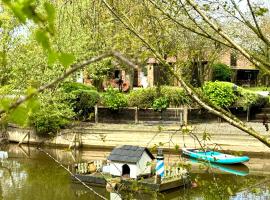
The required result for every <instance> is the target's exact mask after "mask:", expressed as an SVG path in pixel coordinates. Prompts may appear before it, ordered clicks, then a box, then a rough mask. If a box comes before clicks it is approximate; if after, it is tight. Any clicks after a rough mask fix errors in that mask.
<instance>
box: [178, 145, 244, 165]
mask: <svg viewBox="0 0 270 200" xmlns="http://www.w3.org/2000/svg"><path fill="white" fill-rule="evenodd" d="M182 152H183V154H184V155H187V156H189V157H192V158H196V159H199V160H204V161H208V162H213V163H219V164H236V163H243V162H247V161H249V157H248V156H234V155H230V154H224V153H220V152H217V151H208V150H207V151H204V150H200V149H193V148H182Z"/></svg>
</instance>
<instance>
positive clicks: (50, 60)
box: [48, 51, 58, 65]
mask: <svg viewBox="0 0 270 200" xmlns="http://www.w3.org/2000/svg"><path fill="white" fill-rule="evenodd" d="M57 56H58V54H57V53H56V52H55V51H49V53H48V65H52V64H54V63H55V62H56V60H57Z"/></svg>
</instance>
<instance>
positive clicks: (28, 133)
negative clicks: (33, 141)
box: [18, 132, 30, 146]
mask: <svg viewBox="0 0 270 200" xmlns="http://www.w3.org/2000/svg"><path fill="white" fill-rule="evenodd" d="M29 135H30V132H27V133H26V134H25V135H24V136H23V138H22V139H21V141H20V142H19V144H18V146H20V145H21V144H22V143H23V141H24V139H25V138H26V137H27V136H28V143H29Z"/></svg>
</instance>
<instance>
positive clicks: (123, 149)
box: [108, 145, 155, 163]
mask: <svg viewBox="0 0 270 200" xmlns="http://www.w3.org/2000/svg"><path fill="white" fill-rule="evenodd" d="M144 151H145V152H146V153H147V154H148V156H149V157H150V158H151V159H154V158H155V157H154V156H153V155H152V153H151V152H150V151H149V150H148V149H147V148H145V147H139V146H131V145H123V146H120V147H115V148H114V149H113V150H112V152H111V154H110V155H109V157H108V160H110V161H115V162H126V163H137V162H138V161H139V160H140V158H141V156H142V154H143V152H144Z"/></svg>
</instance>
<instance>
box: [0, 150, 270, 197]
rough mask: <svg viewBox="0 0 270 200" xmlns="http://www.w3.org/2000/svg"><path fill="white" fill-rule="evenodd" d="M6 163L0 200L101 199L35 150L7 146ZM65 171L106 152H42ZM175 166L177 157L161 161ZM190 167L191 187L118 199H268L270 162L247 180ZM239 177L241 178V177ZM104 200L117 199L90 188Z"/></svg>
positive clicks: (254, 168) (255, 165)
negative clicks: (73, 180)
mask: <svg viewBox="0 0 270 200" xmlns="http://www.w3.org/2000/svg"><path fill="white" fill-rule="evenodd" d="M2 150H5V151H7V152H8V156H9V158H8V159H5V160H2V161H0V199H4V200H29V199H31V200H43V199H44V200H45V199H46V200H47V199H50V200H54V199H57V200H72V199H76V200H77V199H78V200H84V199H88V200H89V199H99V198H98V197H97V196H96V195H94V194H93V193H92V192H91V191H89V190H88V189H86V188H85V187H84V186H83V185H81V184H76V183H72V181H71V179H70V175H69V174H68V172H67V171H65V170H64V169H63V168H62V167H60V166H59V165H58V164H57V163H56V162H54V161H53V160H52V159H51V158H49V157H48V156H47V155H45V154H44V153H42V152H40V151H39V150H37V149H36V148H35V147H27V146H23V147H22V148H21V147H18V146H17V145H7V146H5V147H3V148H2ZM45 150H46V151H47V152H49V153H50V154H51V155H52V156H53V157H55V158H56V159H57V160H59V161H61V162H62V163H63V164H64V165H69V164H72V163H74V162H78V161H82V160H93V159H104V158H106V156H107V155H108V154H109V151H107V150H105V151H104V150H81V151H77V152H72V151H68V150H65V149H45ZM165 157H167V158H168V157H169V158H170V160H171V161H172V162H173V161H175V160H177V159H178V158H179V157H178V156H177V155H165ZM190 163H191V180H192V187H189V188H180V189H177V190H174V191H168V192H165V193H162V194H156V193H150V194H145V193H140V192H137V193H123V194H122V199H191V200H192V199H194V200H195V199H196V200H198V199H207V200H208V199H210V200H211V199H213V200H216V199H230V200H232V199H235V200H236V199H237V200H238V199H248V200H249V199H250V200H253V199H258V200H269V199H270V158H269V155H268V156H262V157H259V158H258V157H251V160H250V161H249V162H248V163H247V166H244V168H243V166H242V168H241V169H234V170H236V171H241V170H244V173H246V174H248V175H246V176H240V175H234V174H231V173H228V172H226V170H225V171H224V170H222V169H220V168H217V167H215V166H213V167H211V168H209V167H207V166H203V165H201V164H198V163H196V162H190ZM242 175H243V174H242ZM94 189H95V191H97V192H98V193H100V194H101V195H103V196H105V197H106V198H107V199H121V198H119V196H117V195H116V194H113V193H112V194H110V193H109V192H107V191H106V189H105V188H94Z"/></svg>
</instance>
